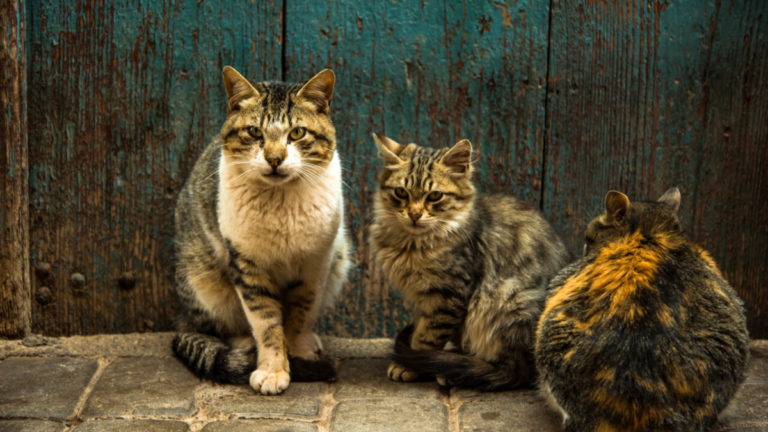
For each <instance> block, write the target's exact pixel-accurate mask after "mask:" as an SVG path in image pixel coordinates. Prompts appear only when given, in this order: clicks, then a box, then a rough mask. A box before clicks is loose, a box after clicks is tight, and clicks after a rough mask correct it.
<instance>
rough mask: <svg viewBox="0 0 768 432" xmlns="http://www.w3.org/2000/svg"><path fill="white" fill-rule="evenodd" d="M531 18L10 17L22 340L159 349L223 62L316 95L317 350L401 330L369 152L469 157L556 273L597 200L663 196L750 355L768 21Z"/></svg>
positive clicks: (761, 262)
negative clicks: (530, 221)
mask: <svg viewBox="0 0 768 432" xmlns="http://www.w3.org/2000/svg"><path fill="white" fill-rule="evenodd" d="M549 3H550V2H537V1H534V0H518V1H512V0H506V1H471V2H470V1H464V2H461V1H448V0H441V1H431V2H419V3H414V2H405V1H383V2H352V1H330V0H326V1H308V0H284V1H277V0H273V1H259V2H245V1H236V2H223V1H206V2H190V1H181V0H177V1H174V2H162V3H161V2H150V1H146V0H140V1H138V2H137V1H133V2H128V1H125V0H120V1H117V2H112V3H111V4H109V5H106V6H105V7H102V8H99V7H98V6H95V5H91V2H86V1H83V0H80V1H75V0H46V1H42V2H30V3H28V4H27V5H26V8H27V9H26V12H27V13H26V16H27V19H26V28H27V34H28V37H27V42H28V43H27V44H26V46H27V47H28V50H27V51H28V53H27V57H28V60H29V61H28V62H27V67H28V70H27V72H28V73H27V80H28V83H27V84H28V89H29V90H28V100H29V104H28V106H29V111H28V119H29V121H28V123H29V125H30V128H29V135H28V137H29V138H28V141H29V160H30V161H31V162H30V174H29V185H30V193H29V197H30V208H29V224H30V240H31V246H30V260H31V264H32V265H33V266H39V265H40V264H45V263H48V264H50V268H51V271H50V274H49V276H44V277H38V276H33V278H32V279H33V280H32V281H31V289H32V290H33V296H32V297H33V298H35V294H41V288H42V287H50V289H51V294H50V295H48V296H44V295H41V296H37V297H39V298H40V299H41V300H42V302H37V301H34V300H33V306H32V313H33V316H32V320H33V326H32V328H33V330H34V331H38V332H44V333H48V334H78V333H96V332H128V331H135V330H160V329H168V328H170V324H171V320H172V317H173V313H174V306H175V303H174V299H173V295H172V240H171V239H172V231H173V224H172V209H173V202H174V199H175V195H176V193H177V192H178V190H179V188H180V187H181V185H182V184H183V182H184V180H185V178H186V176H187V174H188V172H189V170H190V169H191V167H192V164H193V163H194V160H195V159H196V158H197V156H198V154H199V152H200V150H201V149H202V148H203V147H204V145H205V144H206V143H207V142H208V140H209V139H210V138H211V137H213V136H214V135H215V134H216V133H217V132H218V129H219V126H220V123H221V121H222V120H223V118H224V116H225V114H226V100H225V95H224V91H223V88H222V84H221V76H220V73H221V68H222V66H223V65H225V64H231V65H233V66H235V67H237V68H238V69H239V70H240V71H241V72H243V73H244V74H245V75H246V76H248V77H249V78H251V79H253V80H264V79H280V78H286V79H288V80H302V79H306V78H308V77H309V76H311V75H312V74H314V73H316V72H317V71H319V70H320V69H322V68H324V67H331V68H333V69H334V71H335V72H336V74H337V78H338V85H337V88H336V94H335V96H334V101H333V104H332V111H333V116H334V119H335V122H336V125H337V130H338V138H339V148H340V152H341V153H342V156H343V159H344V168H345V170H346V173H347V180H346V183H347V186H346V188H345V192H346V193H347V196H348V200H347V203H348V215H347V217H348V222H349V226H350V231H351V235H352V237H353V239H354V242H355V247H356V249H355V252H354V258H355V266H354V269H353V271H352V272H351V273H350V280H351V282H350V283H349V284H348V285H347V287H346V290H345V293H344V294H343V296H342V297H341V299H340V300H339V302H338V303H337V305H336V308H335V309H334V310H333V311H331V312H330V313H329V314H327V316H326V317H324V318H323V319H322V320H321V322H320V329H321V330H322V331H323V332H325V333H330V334H336V335H352V336H381V335H392V334H394V333H395V332H396V331H397V330H398V329H399V327H400V326H402V325H403V324H404V323H405V321H406V320H407V313H406V311H405V309H404V308H403V306H402V302H401V299H400V297H399V295H398V294H397V293H396V292H393V291H391V290H390V288H389V287H388V286H386V285H385V284H383V283H382V276H381V273H380V271H379V270H378V268H377V266H376V265H375V263H374V262H373V261H372V255H371V251H370V248H369V246H368V243H367V227H368V225H369V223H370V219H371V199H372V194H373V189H374V187H375V183H376V181H375V179H376V174H377V172H378V169H379V161H378V159H377V157H376V155H375V151H374V146H373V144H372V142H371V138H370V133H371V132H373V131H378V132H385V133H387V134H388V135H390V136H392V137H393V138H395V139H399V140H403V141H416V142H419V143H422V144H426V145H433V146H444V145H449V144H452V143H453V142H455V141H456V140H458V139H460V138H464V137H466V138H470V139H471V140H472V141H473V142H474V143H475V144H477V145H479V147H480V154H481V158H480V161H479V167H480V169H479V170H478V176H477V179H478V181H479V183H480V186H481V189H482V190H485V191H494V192H507V193H513V194H515V195H517V196H520V197H522V198H523V199H526V200H527V201H529V202H532V203H534V204H538V205H542V206H543V208H544V211H545V213H546V214H547V215H548V216H549V217H550V218H551V219H552V220H553V221H555V222H556V224H557V226H558V227H559V228H560V229H561V231H562V233H563V234H564V236H565V237H566V239H567V241H568V243H569V245H570V246H571V248H572V249H573V250H574V251H576V250H577V249H578V246H579V244H580V237H581V232H582V231H583V228H584V225H585V223H586V222H587V221H588V220H589V219H590V218H591V217H592V216H593V215H595V214H596V213H598V212H599V210H600V206H601V203H602V197H603V195H604V193H605V191H606V190H607V189H609V188H619V189H622V190H625V191H627V192H628V193H630V194H631V196H632V197H638V196H639V197H653V196H657V195H659V194H660V193H661V192H663V190H664V189H665V188H666V187H668V186H670V185H673V184H674V185H678V186H680V187H681V189H682V191H683V208H682V210H681V215H682V219H683V223H684V224H685V225H686V227H689V229H690V230H691V232H692V235H693V236H694V238H695V239H696V240H698V241H700V242H701V243H703V244H704V245H705V246H706V247H707V248H709V249H710V250H712V252H713V254H714V256H715V258H716V259H717V260H718V261H719V262H721V264H722V265H723V269H724V271H725V273H726V275H727V276H728V277H729V278H730V279H731V280H732V281H734V285H735V286H736V288H737V289H738V290H739V292H740V293H741V295H742V296H743V297H744V298H745V299H746V300H747V303H748V309H749V314H750V315H749V316H750V326H751V329H752V332H753V336H757V337H765V336H768V328H766V325H768V324H765V323H766V322H768V320H765V317H766V314H768V312H767V311H768V297H767V296H768V294H766V293H768V289H766V287H767V286H768V276H767V275H766V271H767V270H766V266H765V259H764V257H765V256H766V252H768V250H766V249H768V232H766V230H767V229H768V228H766V227H768V220H767V218H768V216H766V215H768V199H766V198H767V197H766V189H767V188H768V186H767V185H766V180H765V174H764V172H765V168H764V167H765V165H766V164H765V163H766V159H767V158H768V156H766V152H767V151H768V145H766V144H768V132H767V131H766V127H768V126H767V125H768V115H767V114H766V103H768V97H766V96H768V95H766V92H768V77H766V75H765V72H764V71H766V70H768V69H767V68H766V66H767V65H766V59H767V58H768V49H767V48H766V32H768V25H767V24H766V19H768V11H766V7H768V4H766V3H765V2H760V1H748V0H733V1H729V2H720V1H715V0H705V1H699V0H696V1H694V0H681V1H678V2H658V1H653V0H643V1H640V0H638V1H631V2H630V1H625V2H607V1H592V0H587V1H585V0H574V1H569V2H565V1H563V0H552V2H551V4H552V10H551V14H550V9H549ZM283 7H285V10H283ZM550 22H551V25H550ZM548 52H549V56H547V53H548ZM41 268H43V269H44V268H45V266H44V265H43V266H42V267H41ZM36 273H38V274H41V275H43V274H44V272H36ZM74 273H79V274H80V275H76V274H74ZM80 276H82V279H81V278H80ZM83 281H84V282H83ZM120 281H122V282H121V283H120ZM132 285H133V288H131V286H132ZM120 286H123V287H125V288H124V289H121V288H119V287H120ZM42 294H45V292H44V291H43V292H42ZM42 303H46V304H42Z"/></svg>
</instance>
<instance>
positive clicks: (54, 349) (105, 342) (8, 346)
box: [0, 332, 173, 359]
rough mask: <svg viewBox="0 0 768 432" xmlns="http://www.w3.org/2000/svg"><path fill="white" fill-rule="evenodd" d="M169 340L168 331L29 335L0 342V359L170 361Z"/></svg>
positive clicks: (171, 337) (170, 334)
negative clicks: (149, 359)
mask: <svg viewBox="0 0 768 432" xmlns="http://www.w3.org/2000/svg"><path fill="white" fill-rule="evenodd" d="M171 339H173V333H170V332H165V333H129V334H104V335H90V336H69V337H48V336H40V335H29V336H27V337H26V338H24V339H19V340H0V359H2V358H5V357H11V356H43V355H59V356H71V357H86V356H89V357H165V358H172V357H173V352H172V351H171Z"/></svg>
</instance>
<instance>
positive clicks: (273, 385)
mask: <svg viewBox="0 0 768 432" xmlns="http://www.w3.org/2000/svg"><path fill="white" fill-rule="evenodd" d="M250 382H251V387H252V388H253V390H254V391H256V392H260V393H261V394H265V395H276V394H280V393H282V392H283V391H284V390H285V389H287V388H288V384H290V383H291V375H290V374H289V373H288V372H286V371H282V370H281V371H266V370H262V369H256V370H255V371H253V372H252V373H251V381H250Z"/></svg>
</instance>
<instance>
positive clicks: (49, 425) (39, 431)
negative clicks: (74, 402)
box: [0, 420, 67, 432]
mask: <svg viewBox="0 0 768 432" xmlns="http://www.w3.org/2000/svg"><path fill="white" fill-rule="evenodd" d="M66 429H67V426H66V425H65V424H64V423H56V422H52V421H45V420H0V432H62V431H64V430H66Z"/></svg>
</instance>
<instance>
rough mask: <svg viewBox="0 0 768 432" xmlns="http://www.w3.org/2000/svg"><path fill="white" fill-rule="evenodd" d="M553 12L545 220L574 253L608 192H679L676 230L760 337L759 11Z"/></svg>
mask: <svg viewBox="0 0 768 432" xmlns="http://www.w3.org/2000/svg"><path fill="white" fill-rule="evenodd" d="M552 12H553V13H552V32H551V34H552V37H551V45H550V46H551V51H550V52H551V54H550V76H549V89H548V99H547V100H548V105H547V118H548V125H547V126H548V131H549V134H548V139H547V157H546V164H547V168H546V173H545V177H544V185H545V193H544V208H545V211H546V213H547V214H548V215H549V216H550V218H551V219H552V220H553V221H554V222H556V224H557V225H558V226H559V227H560V229H561V231H562V232H563V233H564V234H565V236H566V238H567V241H568V243H569V244H570V245H571V247H572V249H573V250H574V251H576V250H578V248H579V246H580V244H581V242H582V240H581V238H582V235H583V230H584V228H585V226H586V223H587V221H589V220H590V219H591V218H592V217H593V216H595V215H597V214H598V213H599V212H600V211H601V209H602V207H601V206H602V203H603V196H604V194H605V192H606V191H607V190H609V189H618V190H622V191H625V192H627V193H628V194H629V196H630V198H634V199H655V198H656V197H658V196H659V195H661V193H663V192H664V190H666V188H668V187H670V186H674V185H676V186H678V187H680V189H681V191H682V194H683V201H682V207H681V210H680V216H681V221H682V223H683V225H684V227H686V229H688V230H689V231H690V232H691V234H692V237H693V238H694V240H695V241H697V242H699V243H701V244H703V245H704V246H706V247H707V248H708V249H710V250H711V251H712V253H713V255H714V257H715V259H716V260H718V261H719V262H720V263H721V264H722V266H723V268H724V270H725V273H726V276H727V277H728V278H729V279H730V280H731V282H732V284H733V285H734V286H735V288H736V289H737V291H738V292H739V293H740V294H741V295H742V297H743V298H745V300H747V305H748V310H749V324H750V328H751V330H752V334H753V336H757V337H765V336H767V335H768V332H766V329H767V328H768V327H766V324H765V316H766V314H767V313H768V302H767V301H766V294H765V292H766V285H768V277H766V265H765V264H766V260H765V256H766V252H768V250H766V248H768V241H767V240H768V236H766V228H765V227H766V223H767V222H768V211H767V210H768V203H767V202H766V200H765V193H766V178H765V166H766V165H765V162H766V151H768V150H767V149H768V146H767V143H768V140H767V138H768V137H767V136H766V104H767V103H768V100H767V98H766V90H767V89H768V81H766V76H765V72H764V67H765V63H766V57H767V54H768V51H766V33H767V31H768V26H766V18H768V4H766V3H765V2H750V1H743V2H740V1H733V2H723V3H722V4H721V2H720V1H703V2H696V4H695V6H694V5H692V4H690V3H687V2H665V1H653V0H647V1H636V2H607V1H592V0H587V1H568V2H565V1H558V0H556V1H554V2H553V8H552ZM736 89H738V91H735V90H736ZM761 97H762V98H761ZM728 135H733V136H732V137H728ZM734 249H737V250H734ZM759 317H762V321H761V320H760V319H759Z"/></svg>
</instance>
